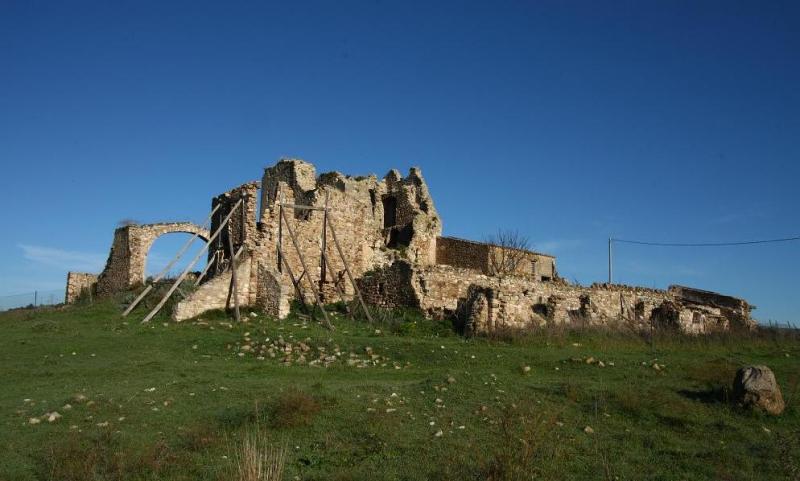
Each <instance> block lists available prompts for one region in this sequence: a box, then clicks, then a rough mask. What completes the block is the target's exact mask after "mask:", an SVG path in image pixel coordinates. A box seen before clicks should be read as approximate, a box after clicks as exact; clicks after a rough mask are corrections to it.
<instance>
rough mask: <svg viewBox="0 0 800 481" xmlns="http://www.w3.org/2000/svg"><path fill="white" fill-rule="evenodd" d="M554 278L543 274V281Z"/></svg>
mask: <svg viewBox="0 0 800 481" xmlns="http://www.w3.org/2000/svg"><path fill="white" fill-rule="evenodd" d="M552 280H553V278H552V277H550V276H542V282H550V281H552Z"/></svg>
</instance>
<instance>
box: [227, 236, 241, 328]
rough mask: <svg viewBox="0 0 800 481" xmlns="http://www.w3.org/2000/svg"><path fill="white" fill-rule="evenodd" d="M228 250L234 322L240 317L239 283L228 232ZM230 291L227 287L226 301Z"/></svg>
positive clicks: (231, 240) (231, 242)
mask: <svg viewBox="0 0 800 481" xmlns="http://www.w3.org/2000/svg"><path fill="white" fill-rule="evenodd" d="M243 245H244V244H243ZM228 252H230V254H231V286H232V287H233V305H234V313H235V314H236V322H240V321H241V320H242V319H241V317H240V316H239V285H238V283H237V282H236V254H235V253H234V252H233V239H231V236H230V232H229V234H228ZM230 293H231V289H230V288H228V299H229V301H228V302H230ZM227 307H228V306H225V308H226V309H227Z"/></svg>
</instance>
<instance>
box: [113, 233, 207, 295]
mask: <svg viewBox="0 0 800 481" xmlns="http://www.w3.org/2000/svg"><path fill="white" fill-rule="evenodd" d="M172 232H184V233H187V234H199V237H200V238H201V239H203V240H207V239H208V236H209V234H208V231H207V230H206V229H203V228H202V227H200V226H198V225H196V224H193V223H191V222H174V223H163V224H142V225H139V224H132V225H127V226H124V227H119V228H118V229H116V230H115V231H114V242H113V243H112V245H111V251H110V253H109V255H108V260H107V261H106V266H105V269H103V272H102V273H100V276H99V277H98V279H97V294H98V295H100V296H108V295H111V294H113V293H115V292H120V291H124V290H126V289H130V288H131V287H133V286H136V285H139V284H142V283H143V282H144V281H145V267H146V264H147V253H148V252H149V251H150V247H151V246H152V245H153V242H155V240H156V239H157V238H159V237H160V236H162V235H164V234H169V233H172Z"/></svg>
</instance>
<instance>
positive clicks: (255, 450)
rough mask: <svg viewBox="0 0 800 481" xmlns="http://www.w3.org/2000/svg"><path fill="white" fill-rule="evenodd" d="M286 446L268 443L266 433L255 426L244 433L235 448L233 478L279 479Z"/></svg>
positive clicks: (252, 480) (271, 480)
mask: <svg viewBox="0 0 800 481" xmlns="http://www.w3.org/2000/svg"><path fill="white" fill-rule="evenodd" d="M286 453H287V450H286V446H273V445H271V444H269V442H268V439H267V436H266V434H265V433H264V432H263V431H262V430H260V429H258V428H257V427H256V428H252V429H250V430H249V431H248V432H246V433H245V434H244V436H243V437H242V440H241V444H240V445H239V446H238V447H237V448H236V449H235V455H234V469H235V474H234V479H236V480H237V481H280V480H282V479H283V471H284V469H285V466H286Z"/></svg>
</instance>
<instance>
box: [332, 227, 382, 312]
mask: <svg viewBox="0 0 800 481" xmlns="http://www.w3.org/2000/svg"><path fill="white" fill-rule="evenodd" d="M328 228H329V229H330V230H331V238H332V239H333V243H334V244H335V245H336V250H337V251H338V252H339V257H341V258H342V264H344V270H345V272H347V277H348V278H349V279H350V283H351V284H353V289H354V290H355V291H356V296H358V302H359V303H361V309H363V310H364V314H365V315H366V316H367V319H368V320H369V322H370V324H373V323H374V321H373V320H372V314H370V313H369V309H367V305H366V304H365V303H364V299H363V298H362V297H361V290H360V289H359V288H358V285H356V280H355V279H354V278H353V273H352V272H350V267H349V266H348V265H347V259H346V258H345V257H344V252H343V251H342V246H341V245H339V239H337V238H336V229H335V228H334V226H333V219H328Z"/></svg>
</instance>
